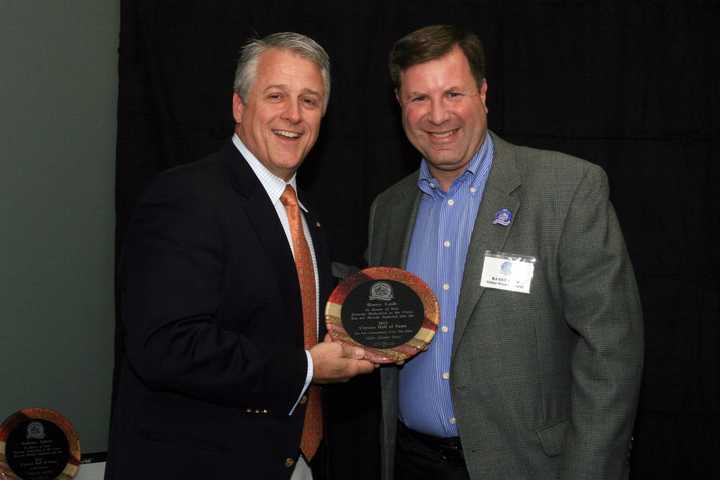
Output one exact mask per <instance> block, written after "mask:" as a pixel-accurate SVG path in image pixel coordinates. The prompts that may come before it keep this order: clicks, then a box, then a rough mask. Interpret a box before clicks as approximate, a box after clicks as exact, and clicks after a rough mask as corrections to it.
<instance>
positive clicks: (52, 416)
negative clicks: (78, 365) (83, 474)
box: [0, 408, 80, 480]
mask: <svg viewBox="0 0 720 480" xmlns="http://www.w3.org/2000/svg"><path fill="white" fill-rule="evenodd" d="M28 420H47V421H49V422H52V423H54V424H55V425H57V426H58V427H59V428H60V430H62V431H63V433H64V434H65V438H67V440H68V445H69V447H70V458H69V459H68V463H67V464H66V465H65V469H64V470H63V471H62V473H61V474H60V475H59V476H58V477H57V480H71V479H73V478H74V477H75V475H77V472H78V470H79V468H80V439H79V438H78V435H77V432H75V429H74V428H73V426H72V424H71V423H70V421H69V420H68V419H67V418H65V417H63V416H62V415H60V414H59V413H58V412H56V411H55V410H51V409H49V408H23V409H22V410H18V411H17V412H15V413H13V414H12V415H10V416H9V417H8V418H6V419H5V421H4V422H3V423H2V425H0V478H1V479H2V480H19V477H18V476H17V475H15V473H14V472H13V471H12V470H11V469H10V466H9V465H8V463H7V458H6V456H5V444H6V442H7V439H8V437H9V436H10V432H12V431H13V430H15V429H16V428H17V427H18V425H20V424H21V423H23V422H26V421H28Z"/></svg>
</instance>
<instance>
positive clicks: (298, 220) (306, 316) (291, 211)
mask: <svg viewBox="0 0 720 480" xmlns="http://www.w3.org/2000/svg"><path fill="white" fill-rule="evenodd" d="M280 201H281V202H282V204H283V205H284V206H285V210H286V211H287V216H288V222H289V223H290V235H291V237H292V245H293V252H294V253H295V268H296V269H297V273H298V281H299V282H300V297H301V299H302V313H303V330H304V337H305V348H306V349H307V350H309V349H310V348H312V347H313V346H314V345H315V344H317V324H316V322H317V317H316V315H315V269H314V268H313V263H312V257H311V256H310V247H309V246H308V243H307V240H306V239H305V232H304V231H303V222H302V217H301V214H300V207H299V205H298V201H297V196H296V195H295V190H293V188H292V187H291V186H290V185H287V186H286V187H285V191H284V192H283V194H282V195H281V196H280ZM322 431H323V423H322V406H321V399H320V387H318V386H317V385H310V388H308V395H307V405H306V407H305V423H304V424H303V432H302V438H301V440H300V450H302V452H303V454H304V455H305V458H307V459H308V460H310V459H312V457H313V456H314V455H315V452H316V451H317V449H318V446H319V445H320V440H321V439H322Z"/></svg>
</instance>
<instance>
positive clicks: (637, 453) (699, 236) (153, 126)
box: [117, 0, 720, 479]
mask: <svg viewBox="0 0 720 480" xmlns="http://www.w3.org/2000/svg"><path fill="white" fill-rule="evenodd" d="M433 23H459V24H463V25H465V26H467V27H470V28H472V29H474V30H475V31H476V32H478V33H479V34H480V36H481V37H482V38H483V39H484V41H485V43H486V48H487V54H488V59H489V75H488V81H489V93H488V95H489V99H488V100H489V109H490V116H489V122H490V127H491V128H492V129H493V130H494V131H496V132H497V133H498V134H500V135H501V136H503V137H505V138H506V139H508V140H511V141H514V142H517V143H523V144H527V145H530V146H535V147H543V148H552V149H557V150H561V151H564V152H567V153H571V154H575V155H578V156H580V157H583V158H586V159H588V160H590V161H592V162H595V163H597V164H599V165H602V166H603V167H604V168H605V169H606V171H607V172H608V174H609V177H610V181H611V187H612V200H613V202H614V204H615V207H616V209H617V211H618V214H619V216H620V220H621V222H622V225H623V229H624V232H625V235H626V240H627V244H628V247H629V249H630V253H631V257H632V259H633V262H634V264H635V268H636V272H637V276H638V281H639V284H640V289H641V294H642V298H643V303H644V311H645V322H646V342H647V352H646V373H645V379H644V385H643V393H642V398H641V406H640V412H639V416H638V420H637V424H636V432H635V438H636V441H635V446H634V450H633V472H634V473H633V476H634V478H636V479H639V478H674V477H677V476H680V475H683V474H684V475H685V476H689V477H691V476H693V475H697V476H703V477H705V476H709V474H712V473H715V474H716V475H717V473H718V469H719V467H718V466H716V465H714V462H713V460H714V454H716V453H717V452H718V451H720V436H718V435H717V434H716V432H717V431H718V428H719V427H720V424H719V423H720V422H719V421H718V413H719V412H720V389H719V384H718V378H720V375H719V374H720V371H719V370H720V368H719V367H720V356H719V354H718V342H719V341H720V327H718V318H719V315H718V313H719V312H720V308H719V305H718V290H719V288H718V287H719V285H718V280H719V275H718V268H719V267H720V249H719V248H718V247H717V244H718V240H719V239H718V223H720V215H719V214H718V212H719V209H718V203H719V201H718V197H717V195H716V194H715V193H714V189H713V187H714V186H715V184H716V183H717V181H718V180H719V179H720V175H719V173H718V171H719V167H718V166H717V163H716V162H714V161H713V159H715V158H717V157H718V153H719V146H720V128H719V127H720V86H719V85H720V82H718V80H717V78H716V77H714V76H713V75H711V69H713V67H714V66H715V64H716V63H717V58H720V55H719V54H720V35H718V34H717V32H716V29H717V25H720V6H719V5H718V2H712V1H700V0H696V1H678V0H667V1H660V0H658V1H647V2H638V1H608V2H585V1H559V0H558V1H536V2H522V1H515V2H508V1H505V2H503V1H499V0H498V1H469V0H465V1H460V0H446V1H444V2H437V1H433V2H418V1H413V2H398V1H387V0H383V1H380V0H367V1H364V2H338V1H317V0H307V1H303V2H284V1H277V0H269V1H263V2H257V3H256V4H253V5H249V4H248V2H237V1H229V0H228V1H217V2H205V1H185V2H167V1H165V2H158V1H148V0H142V1H141V0H127V1H125V2H123V11H122V26H121V30H122V34H121V59H120V82H121V84H120V110H119V133H118V170H117V182H118V183H117V207H118V209H117V213H118V232H119V237H121V235H122V232H123V229H124V226H125V222H126V221H127V217H128V214H129V212H130V210H131V208H132V205H133V203H134V202H135V200H136V199H137V196H138V194H139V192H140V191H141V190H142V188H143V187H144V186H145V185H146V184H147V182H148V180H149V179H150V178H152V176H153V175H154V174H155V173H156V172H157V171H159V170H162V169H165V168H167V167H171V166H173V165H177V164H180V163H185V162H189V161H193V160H196V159H198V158H199V157H201V156H202V155H204V154H205V153H208V152H210V151H212V150H215V149H216V148H217V147H218V146H219V145H220V144H221V143H222V142H224V141H226V139H227V138H228V137H229V136H230V135H231V132H232V127H233V124H232V117H231V112H230V96H231V93H232V88H231V85H232V77H233V70H234V64H235V60H236V58H237V53H238V49H239V47H240V45H241V44H242V42H243V41H244V40H246V39H247V37H248V36H249V35H252V34H257V35H260V36H262V35H265V34H268V33H271V32H275V31H282V30H293V31H298V32H301V33H305V34H308V35H310V36H312V37H313V38H315V39H316V40H317V41H318V42H320V43H321V44H322V45H323V46H324V47H325V48H326V49H327V50H328V52H329V54H330V56H331V58H332V60H333V94H332V98H331V101H330V108H329V110H328V113H327V116H326V118H325V120H324V124H323V128H322V132H321V138H320V140H319V142H318V144H317V145H316V147H315V149H314V151H313V152H312V153H311V154H310V156H309V157H308V159H307V160H306V164H305V165H304V166H303V167H302V168H301V170H300V174H299V180H300V183H301V184H303V185H304V186H305V187H306V188H307V189H308V190H310V192H311V193H312V194H314V196H315V197H316V199H317V200H319V202H318V203H319V205H320V206H321V213H322V217H323V219H324V224H325V226H326V229H327V230H328V232H329V234H330V239H331V241H332V244H333V248H334V252H335V259H336V260H340V261H343V262H346V263H359V262H361V261H362V260H361V259H362V253H363V251H364V248H365V241H366V240H365V239H366V234H367V229H366V215H367V210H368V206H369V204H370V202H371V201H372V199H373V197H374V196H375V195H376V194H377V193H379V192H380V191H382V190H383V189H384V188H386V187H387V186H389V185H390V184H391V183H393V182H394V181H395V180H397V179H399V178H401V177H402V176H404V175H405V174H407V173H409V172H410V171H412V170H413V169H415V168H416V167H417V164H418V155H417V153H416V152H415V151H414V150H413V149H412V147H411V146H410V145H409V144H408V143H407V141H406V140H405V139H404V136H403V133H402V129H401V126H400V120H399V114H398V109H397V106H396V105H395V101H394V98H393V95H392V90H391V86H390V81H389V78H388V75H387V69H386V65H385V63H386V58H387V53H388V51H389V49H390V46H391V45H392V43H393V42H394V41H395V40H397V39H398V38H399V37H400V36H402V35H403V34H405V33H407V32H409V31H412V30H414V29H416V28H418V27H420V26H424V25H428V24H433ZM357 411H358V412H359V413H358V415H357V417H356V418H350V417H348V418H347V421H348V423H349V424H351V425H356V426H359V425H361V424H362V423H363V422H366V421H367V420H368V419H369V418H371V415H372V413H371V412H369V411H366V410H365V409H363V408H358V409H357ZM358 419H361V420H358ZM353 422H357V423H356V424H353ZM360 453H362V452H361V451H360ZM368 465H372V462H368Z"/></svg>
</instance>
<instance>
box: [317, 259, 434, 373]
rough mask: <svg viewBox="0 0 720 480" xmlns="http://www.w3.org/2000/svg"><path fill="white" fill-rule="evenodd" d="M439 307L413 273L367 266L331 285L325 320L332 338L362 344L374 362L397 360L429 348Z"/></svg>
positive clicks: (430, 293)
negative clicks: (337, 283) (332, 286)
mask: <svg viewBox="0 0 720 480" xmlns="http://www.w3.org/2000/svg"><path fill="white" fill-rule="evenodd" d="M439 312H440V310H439V307H438V302H437V299H436V298H435V295H434V294H433V291H432V290H431V289H430V287H428V286H427V284H425V282H423V281H422V280H421V279H420V278H419V277H417V276H416V275H413V274H412V273H410V272H407V271H405V270H402V269H399V268H391V267H371V268H366V269H364V270H361V271H359V272H358V273H356V274H354V275H351V276H350V277H348V278H346V279H345V280H343V281H342V282H341V283H340V284H339V285H338V286H337V287H335V290H333V292H332V294H331V295H330V298H329V300H328V302H327V305H326V307H325V322H326V325H327V328H328V333H329V334H330V336H331V337H332V339H333V340H335V341H341V342H344V343H348V344H351V345H356V346H360V347H362V348H364V349H365V351H366V356H367V358H368V359H369V360H371V361H373V362H375V363H396V362H402V361H405V360H407V359H409V358H411V357H413V356H414V355H416V354H418V353H419V352H422V351H424V350H427V348H428V346H429V345H430V342H431V341H432V338H433V336H434V335H435V332H436V330H437V326H438V323H439V317H440V313H439Z"/></svg>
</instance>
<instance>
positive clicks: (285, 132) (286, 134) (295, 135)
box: [273, 130, 300, 138]
mask: <svg viewBox="0 0 720 480" xmlns="http://www.w3.org/2000/svg"><path fill="white" fill-rule="evenodd" d="M273 132H275V133H276V134H277V135H280V136H281V137H287V138H300V134H299V133H297V132H290V131H288V130H273Z"/></svg>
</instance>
